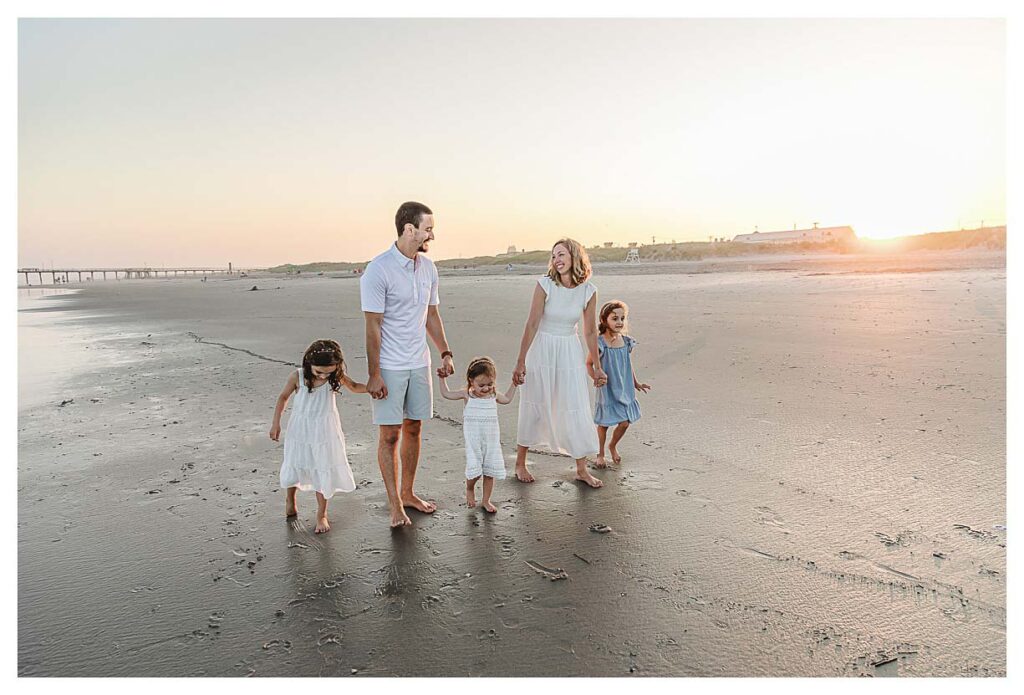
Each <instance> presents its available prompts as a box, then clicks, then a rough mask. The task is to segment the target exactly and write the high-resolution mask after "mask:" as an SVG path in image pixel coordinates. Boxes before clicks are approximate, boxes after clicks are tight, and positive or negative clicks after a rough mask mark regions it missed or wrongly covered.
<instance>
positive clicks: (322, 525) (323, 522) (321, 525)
mask: <svg viewBox="0 0 1024 695" xmlns="http://www.w3.org/2000/svg"><path fill="white" fill-rule="evenodd" d="M330 530H331V524H330V523H329V522H328V521H327V517H326V516H322V517H320V518H319V519H317V520H316V529H315V530H314V531H313V532H314V533H327V532H328V531H330Z"/></svg>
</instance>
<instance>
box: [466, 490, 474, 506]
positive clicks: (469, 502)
mask: <svg viewBox="0 0 1024 695" xmlns="http://www.w3.org/2000/svg"><path fill="white" fill-rule="evenodd" d="M466 506H467V507H469V508H470V509H472V508H473V507H475V506H476V485H474V486H473V487H470V486H469V485H467V486H466Z"/></svg>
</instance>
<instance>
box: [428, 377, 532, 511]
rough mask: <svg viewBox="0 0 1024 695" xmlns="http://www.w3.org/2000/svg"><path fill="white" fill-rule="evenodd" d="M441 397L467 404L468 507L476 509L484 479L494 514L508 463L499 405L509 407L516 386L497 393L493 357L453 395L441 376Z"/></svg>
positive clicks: (464, 429)
mask: <svg viewBox="0 0 1024 695" xmlns="http://www.w3.org/2000/svg"><path fill="white" fill-rule="evenodd" d="M438 376H439V377H440V379H441V395H442V396H444V397H445V398H446V399H448V400H450V401H459V400H461V401H463V402H465V404H466V405H465V408H464V409H463V411H462V434H463V439H464V440H465V443H466V504H467V505H468V506H469V507H475V506H476V481H478V480H480V478H481V477H482V478H483V479H484V483H483V493H484V496H483V500H482V506H483V508H484V509H485V510H487V511H488V512H490V513H491V514H494V513H495V512H497V511H498V509H497V507H495V506H494V505H493V504H491V492H492V491H493V490H494V481H495V479H498V480H502V479H504V477H505V459H504V457H503V456H502V454H501V431H500V429H499V427H498V404H499V403H500V404H502V405H507V404H508V403H511V402H512V399H513V398H514V397H515V391H516V385H515V384H512V385H511V386H509V388H508V391H507V392H506V393H504V394H501V393H497V392H496V391H495V390H494V381H495V379H496V377H497V368H496V367H495V366H494V361H493V360H492V359H491V358H490V357H477V358H476V359H474V360H473V361H472V362H470V363H469V367H468V368H467V369H466V388H465V389H464V390H461V391H450V390H449V389H448V384H447V382H446V381H445V377H443V376H441V371H440V370H438Z"/></svg>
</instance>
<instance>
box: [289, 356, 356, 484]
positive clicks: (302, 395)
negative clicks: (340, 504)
mask: <svg viewBox="0 0 1024 695" xmlns="http://www.w3.org/2000/svg"><path fill="white" fill-rule="evenodd" d="M298 371H299V388H298V389H297V390H296V392H295V395H294V396H293V397H292V412H291V416H290V417H289V419H288V429H287V431H286V432H285V435H284V463H283V464H281V487H283V488H288V487H297V488H299V489H300V490H314V491H316V492H319V493H320V494H322V495H323V496H324V497H326V498H327V499H330V498H331V497H333V496H334V493H335V492H352V491H353V490H355V489H356V482H355V480H354V479H353V478H352V469H351V468H349V465H348V454H347V452H346V451H345V433H344V432H343V431H342V430H341V418H340V416H339V415H338V406H337V404H336V403H335V402H334V397H335V392H334V391H331V385H330V384H329V383H327V382H325V383H323V384H321V385H320V386H317V387H316V388H314V389H313V392H312V393H310V391H309V387H308V386H306V383H305V381H304V380H303V378H302V370H301V369H299V370H298Z"/></svg>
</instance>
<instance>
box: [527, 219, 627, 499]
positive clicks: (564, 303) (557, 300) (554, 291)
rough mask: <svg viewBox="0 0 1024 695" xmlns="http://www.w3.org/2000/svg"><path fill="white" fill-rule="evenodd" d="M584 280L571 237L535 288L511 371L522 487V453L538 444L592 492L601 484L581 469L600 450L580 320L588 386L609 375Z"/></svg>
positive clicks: (584, 265) (593, 294)
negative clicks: (560, 457)
mask: <svg viewBox="0 0 1024 695" xmlns="http://www.w3.org/2000/svg"><path fill="white" fill-rule="evenodd" d="M590 275H591V269H590V258H589V257H588V256H587V252H586V249H584V248H583V246H582V245H580V243H579V242H577V241H574V240H573V239H561V240H559V241H558V242H557V243H555V245H554V247H552V249H551V260H550V262H549V264H548V274H547V275H545V276H544V277H542V278H540V279H539V280H538V281H537V285H536V287H535V288H534V291H533V303H532V304H531V305H530V316H529V318H528V319H527V320H526V326H525V327H524V328H523V340H522V344H521V345H520V348H519V359H518V361H517V363H516V369H515V372H513V374H512V380H513V382H514V383H516V384H520V385H522V387H523V392H522V394H521V395H520V397H519V433H518V442H519V447H518V450H517V452H516V477H517V478H519V480H521V481H522V482H524V483H532V482H533V480H534V478H533V475H531V474H530V471H529V470H527V468H526V453H527V451H528V450H529V449H530V448H531V447H539V448H543V449H547V450H548V451H551V452H553V453H559V454H567V455H569V456H571V457H572V458H574V459H575V460H576V479H577V480H581V481H583V482H584V483H586V484H587V485H589V486H591V487H601V486H602V485H603V484H604V483H602V482H601V481H600V480H599V479H597V478H595V477H594V476H593V475H591V474H590V472H589V471H588V470H587V457H588V456H593V455H594V454H596V453H597V451H598V447H597V432H596V431H595V430H594V416H593V413H592V411H591V408H590V390H589V388H588V387H587V366H586V360H585V355H584V352H583V346H582V345H580V340H579V335H578V333H577V325H578V324H579V323H580V321H581V320H582V321H583V337H584V340H585V341H586V346H587V353H589V355H590V358H591V360H592V362H593V364H594V374H593V379H594V386H596V387H601V386H604V385H605V384H606V383H607V381H608V377H607V376H606V375H605V373H604V371H603V370H602V369H601V360H600V358H599V357H598V353H597V308H596V307H597V288H596V287H594V285H593V283H591V282H590V279H589V278H590Z"/></svg>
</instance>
